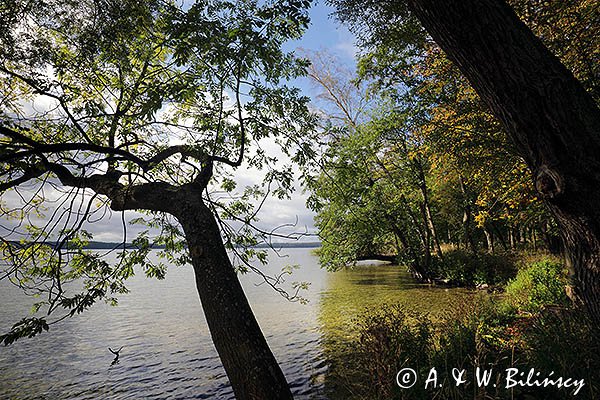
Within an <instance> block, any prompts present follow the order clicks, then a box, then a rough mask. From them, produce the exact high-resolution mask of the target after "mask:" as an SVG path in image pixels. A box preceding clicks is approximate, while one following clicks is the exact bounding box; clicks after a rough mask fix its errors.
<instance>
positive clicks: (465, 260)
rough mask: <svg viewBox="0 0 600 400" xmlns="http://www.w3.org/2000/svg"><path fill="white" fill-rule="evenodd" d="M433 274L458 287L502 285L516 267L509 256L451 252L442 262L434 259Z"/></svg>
mask: <svg viewBox="0 0 600 400" xmlns="http://www.w3.org/2000/svg"><path fill="white" fill-rule="evenodd" d="M432 268H433V271H434V274H435V275H437V276H438V277H439V278H440V279H446V280H449V281H450V282H451V283H453V284H456V285H460V286H475V285H479V284H484V283H487V284H490V285H498V284H503V283H506V281H508V279H510V278H511V277H513V276H514V275H515V273H516V267H515V263H514V260H513V257H512V256H511V255H510V254H488V253H476V254H473V253H470V252H467V251H464V250H451V251H448V252H446V253H444V258H443V260H440V259H437V258H436V259H434V262H433V265H432Z"/></svg>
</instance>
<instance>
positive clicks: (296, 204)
mask: <svg viewBox="0 0 600 400" xmlns="http://www.w3.org/2000/svg"><path fill="white" fill-rule="evenodd" d="M332 12H333V9H332V8H331V7H328V6H327V5H325V4H323V2H318V3H317V4H315V5H314V6H313V7H312V8H311V10H310V16H311V24H310V27H309V29H308V30H307V32H306V33H305V34H304V35H303V37H302V38H301V39H300V40H297V41H294V42H289V43H287V44H286V45H285V50H286V51H294V50H297V49H298V50H299V49H306V50H309V51H310V50H312V51H320V50H325V51H327V52H329V53H332V54H333V55H335V56H337V58H338V59H339V61H340V62H342V63H344V64H346V66H347V67H348V68H350V69H353V68H354V65H355V61H354V55H355V53H356V50H357V49H356V48H355V46H354V42H355V40H354V37H353V35H352V34H351V33H350V32H349V31H348V30H347V29H346V28H345V27H343V26H340V25H339V24H338V23H337V21H336V20H335V19H334V18H333V17H332V16H331V13H332ZM291 84H292V85H296V86H298V87H300V88H301V89H302V90H303V92H304V94H305V95H307V96H310V97H313V98H314V97H315V95H316V94H317V93H316V89H315V87H314V86H313V85H312V84H311V83H310V82H309V81H308V79H307V78H302V79H298V80H296V81H294V82H292V83H291ZM273 150H274V149H273ZM235 176H236V181H238V187H244V186H245V185H246V184H257V183H260V182H261V180H262V179H261V177H260V176H258V175H257V171H254V170H251V169H247V168H240V169H238V170H237V171H235ZM306 198H307V194H305V193H302V190H301V189H300V188H298V190H296V192H295V193H293V194H292V199H291V200H278V199H275V198H271V199H269V200H268V201H267V203H265V206H264V207H263V208H262V210H261V212H260V213H259V218H260V222H259V224H258V225H259V226H260V227H261V228H263V229H265V230H270V229H273V228H274V227H277V226H281V225H285V224H294V222H295V221H297V225H296V227H295V228H293V229H290V231H304V230H305V229H306V230H308V231H309V232H311V233H315V227H314V221H313V217H314V213H313V212H312V211H310V210H308V209H307V208H306V206H305V202H306ZM3 200H4V201H6V202H8V203H10V204H13V203H14V204H18V203H19V198H18V195H17V194H16V193H13V192H11V193H5V194H4V195H3ZM135 216H136V213H131V212H128V213H126V217H125V219H131V218H133V217H135ZM3 222H6V221H3ZM86 229H88V230H89V231H91V232H93V234H94V240H99V241H111V242H112V241H120V240H121V239H122V235H123V233H122V221H121V215H120V213H109V215H108V216H107V218H104V219H102V220H100V221H97V222H96V223H94V224H91V225H90V226H86ZM142 229H143V228H142V227H137V226H129V227H128V228H127V233H128V238H127V240H128V241H131V240H132V239H133V238H134V237H135V235H136V234H137V232H139V231H140V230H142ZM315 239H316V238H314V237H310V238H304V239H303V240H310V241H313V240H315ZM274 240H275V241H277V239H274Z"/></svg>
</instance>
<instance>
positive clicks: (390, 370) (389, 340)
mask: <svg viewBox="0 0 600 400" xmlns="http://www.w3.org/2000/svg"><path fill="white" fill-rule="evenodd" d="M356 329H358V332H359V337H358V341H357V346H358V351H359V352H360V354H359V356H358V360H359V361H358V362H359V365H356V367H358V368H359V369H360V371H361V372H362V373H364V374H366V376H368V377H370V378H371V379H370V380H369V386H368V389H367V390H368V391H369V392H370V393H372V394H373V395H375V398H391V397H390V396H392V394H393V393H394V394H395V396H394V397H393V398H396V397H397V396H398V395H400V396H401V394H400V393H399V390H398V388H394V386H393V385H390V382H392V381H393V377H395V375H396V373H397V372H398V371H400V370H401V369H402V368H405V367H409V368H413V369H415V370H417V371H419V372H423V371H426V370H428V369H429V361H430V360H429V355H430V354H431V351H432V348H433V331H432V329H431V325H430V321H429V320H428V319H427V318H426V317H425V316H423V315H420V314H417V313H414V312H410V311H407V310H405V309H403V308H402V307H399V306H387V305H385V306H383V307H382V308H381V309H379V310H377V311H375V312H371V313H365V314H364V315H363V316H362V318H360V319H359V320H358V321H357V322H356ZM412 395H414V393H412ZM400 398H403V397H400Z"/></svg>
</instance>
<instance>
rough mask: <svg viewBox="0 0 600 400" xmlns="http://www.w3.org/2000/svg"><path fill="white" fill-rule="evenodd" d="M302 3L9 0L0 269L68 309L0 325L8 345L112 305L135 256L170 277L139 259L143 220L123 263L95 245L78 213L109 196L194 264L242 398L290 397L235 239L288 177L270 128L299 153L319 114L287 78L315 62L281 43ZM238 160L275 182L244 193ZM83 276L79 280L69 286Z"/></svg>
mask: <svg viewBox="0 0 600 400" xmlns="http://www.w3.org/2000/svg"><path fill="white" fill-rule="evenodd" d="M309 4H310V2H308V1H272V2H261V4H260V5H259V4H258V2H255V1H252V0H247V1H241V2H228V1H197V2H194V3H193V4H191V5H188V6H187V7H186V8H180V7H178V6H176V4H175V3H171V2H163V1H159V0H157V1H149V2H139V1H129V0H128V1H112V0H109V1H103V2H98V1H91V0H90V1H81V2H68V1H59V0H51V1H47V2H44V3H36V4H33V3H31V2H26V1H20V0H11V1H8V2H4V3H3V4H2V6H1V7H0V21H2V26H3V31H2V33H1V34H0V48H1V50H0V77H1V81H0V118H1V120H0V135H1V136H0V165H1V172H0V174H1V175H0V179H1V180H0V192H1V193H2V196H3V204H2V212H3V214H4V217H5V218H6V219H7V220H9V219H11V220H12V221H13V222H12V226H9V227H8V231H7V232H5V235H3V236H4V238H3V239H2V254H3V260H4V261H5V262H6V264H3V267H2V268H3V269H2V271H1V272H0V278H2V279H9V280H10V281H11V282H12V283H13V284H16V285H18V286H20V287H22V288H23V289H24V290H26V291H29V292H34V293H36V295H38V296H39V295H44V296H45V300H43V301H41V302H39V303H37V304H36V308H37V309H38V310H43V311H45V312H46V313H47V315H48V316H50V315H55V314H56V313H57V312H58V311H60V310H64V315H62V316H60V317H59V318H57V319H56V320H54V321H48V320H47V318H48V317H41V318H38V317H30V318H25V319H23V320H22V321H21V322H19V323H17V324H15V326H14V327H13V329H12V330H11V331H10V332H8V333H7V334H6V335H3V336H2V337H1V339H2V340H3V341H4V343H5V344H9V343H10V342H12V341H14V340H16V339H18V338H20V337H24V336H30V337H31V336H34V335H35V334H37V333H40V332H42V331H43V330H47V329H48V327H49V325H51V324H52V323H56V322H57V321H58V320H60V319H63V318H65V317H69V316H73V315H75V314H77V313H80V312H82V311H84V310H85V309H87V308H89V307H90V306H91V305H92V304H93V303H94V302H95V301H97V300H99V299H107V300H108V301H112V302H116V299H114V298H113V297H114V296H116V295H118V294H120V293H124V292H126V290H127V289H126V287H125V280H126V279H127V278H128V277H130V276H131V275H132V274H133V273H134V270H133V267H134V266H135V265H140V266H141V267H142V268H143V270H144V271H145V272H146V274H147V275H148V276H156V277H159V278H160V277H162V276H164V273H165V267H164V266H163V265H162V264H158V265H155V264H153V263H152V262H151V261H150V260H149V259H148V258H147V256H148V253H149V249H150V245H151V239H150V238H149V233H148V232H147V231H145V232H142V234H140V235H139V236H138V237H137V238H136V239H135V240H134V241H133V244H134V246H135V248H134V249H133V250H128V251H126V250H125V249H124V248H123V251H121V252H120V253H119V255H118V260H119V262H118V263H117V264H116V265H111V264H109V263H108V262H107V261H106V260H104V259H103V254H100V253H95V252H92V251H89V250H86V248H85V244H86V242H87V241H88V240H90V239H91V237H92V235H91V234H90V233H89V232H87V230H86V226H87V225H88V224H90V223H92V222H93V221H94V220H98V219H100V218H99V217H101V216H102V215H103V214H105V213H106V209H107V208H110V210H112V211H115V212H125V211H127V210H136V211H143V212H145V213H146V214H148V215H149V217H148V218H139V219H138V221H142V222H144V221H145V222H146V223H147V224H148V225H149V226H150V227H154V228H157V229H158V230H159V231H160V234H159V235H158V236H157V237H155V238H154V240H153V242H154V243H158V244H163V245H164V246H166V250H165V252H163V256H165V257H166V258H167V259H168V260H169V261H171V262H177V263H186V262H188V261H189V262H190V263H191V264H192V266H193V268H194V272H195V277H196V286H197V289H198V293H199V296H200V300H201V303H202V307H203V309H204V313H205V315H206V320H207V322H208V325H209V329H210V332H211V336H212V338H213V342H214V344H215V347H216V349H217V352H218V353H219V356H220V358H221V360H222V362H223V366H224V368H225V371H226V373H227V375H228V377H229V380H230V382H231V384H232V386H233V390H234V393H235V395H236V397H237V398H239V399H285V398H291V397H292V395H291V392H290V389H289V387H288V385H287V383H286V381H285V378H284V376H283V373H282V371H281V369H280V368H279V366H278V365H277V362H276V360H275V358H274V356H273V354H272V353H271V351H270V349H269V347H268V345H267V343H266V341H265V338H264V336H263V334H262V332H261V330H260V328H259V326H258V323H257V321H256V319H255V318H254V315H253V314H252V311H251V309H250V306H249V305H248V301H247V299H246V297H245V295H244V292H243V290H242V288H241V286H240V283H239V281H238V279H237V276H236V270H235V268H234V266H233V264H232V262H231V260H230V259H229V257H228V254H227V252H226V249H227V248H229V249H231V250H236V249H237V245H238V244H241V245H246V246H248V245H251V244H253V243H256V240H257V239H256V238H255V237H253V236H252V235H251V233H250V231H251V228H252V226H253V225H252V224H253V222H254V221H255V219H256V213H257V210H256V209H255V207H253V206H252V204H253V203H252V198H253V197H259V198H260V197H261V196H263V195H265V194H268V193H273V194H275V195H277V196H279V197H285V196H287V195H288V194H289V193H290V191H291V190H292V189H293V185H292V177H291V172H290V171H291V170H290V168H287V167H279V168H278V167H277V165H278V164H277V160H276V159H275V158H274V157H272V156H269V155H268V154H266V153H265V151H264V150H263V149H262V148H261V147H260V140H261V139H263V138H267V137H271V138H275V140H276V141H277V143H280V144H281V147H282V150H283V151H284V152H286V153H288V154H290V155H292V156H294V152H295V150H294V149H295V148H296V147H295V145H296V144H299V143H300V141H301V138H305V137H308V136H309V135H310V133H311V130H312V127H313V125H314V124H313V122H314V121H313V117H312V115H311V114H310V113H309V112H308V109H307V99H306V98H303V97H301V96H300V95H299V91H298V90H297V89H293V88H288V87H287V86H285V85H284V84H282V83H280V81H282V80H285V79H287V78H292V77H296V76H298V75H300V74H302V73H303V72H304V69H305V66H306V63H305V62H304V61H302V60H298V59H296V58H295V57H294V55H293V54H286V53H284V52H282V50H281V45H282V44H283V42H285V41H286V40H288V39H292V38H297V37H299V35H300V34H301V32H302V31H303V29H305V27H306V26H307V24H308V17H307V15H306V8H307V7H308V6H309ZM302 149H303V150H307V149H308V146H303V147H302ZM296 156H297V157H296V160H300V159H302V157H301V156H300V155H299V154H296ZM244 162H247V164H245V165H249V166H250V167H255V168H264V169H266V171H267V172H266V174H265V176H266V178H265V188H266V189H262V188H260V187H250V188H247V189H246V190H245V191H244V193H243V194H242V195H241V196H236V195H235V192H234V191H235V182H234V181H233V180H232V179H231V174H232V173H233V174H235V169H236V168H239V167H240V166H241V165H242V163H244ZM232 171H233V172H232ZM218 186H220V187H221V191H220V192H219V191H216V188H217V187H218ZM223 192H225V193H229V195H226V196H223V195H222V194H223ZM11 194H16V195H18V196H21V197H17V196H12V197H11ZM15 198H16V200H15ZM226 199H232V200H231V201H227V200H226ZM56 202H57V203H56ZM259 204H260V202H259ZM45 213H48V214H49V215H44V214H45ZM220 214H222V215H223V218H221V216H220ZM123 215H124V214H123ZM123 218H125V216H123ZM225 219H234V220H236V221H238V222H240V223H241V227H240V225H239V224H238V228H237V229H235V230H232V229H230V228H228V227H227V225H226V221H225ZM262 234H264V232H258V235H259V236H260V235H262ZM222 235H224V239H225V243H224V241H223V240H224V239H223V238H222ZM125 240H126V239H124V240H123V243H125ZM241 255H242V257H241V262H242V263H245V265H247V266H250V264H249V263H248V261H249V259H250V258H251V257H252V256H253V255H254V256H256V257H258V258H259V259H261V260H262V259H264V254H257V253H256V252H255V251H254V250H252V249H248V250H247V251H246V252H245V253H242V254H241ZM4 265H7V266H6V267H5V266H4ZM242 267H244V266H243V265H242ZM250 267H251V266H250ZM70 282H71V283H70ZM76 285H80V286H81V285H82V286H83V290H81V291H80V292H75V293H74V292H73V287H76Z"/></svg>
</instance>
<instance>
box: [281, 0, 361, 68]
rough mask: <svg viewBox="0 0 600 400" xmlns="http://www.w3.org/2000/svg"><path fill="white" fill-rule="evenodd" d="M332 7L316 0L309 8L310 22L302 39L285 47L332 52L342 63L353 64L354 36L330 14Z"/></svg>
mask: <svg viewBox="0 0 600 400" xmlns="http://www.w3.org/2000/svg"><path fill="white" fill-rule="evenodd" d="M332 12H333V8H332V7H329V6H327V5H325V4H323V2H318V3H317V4H316V5H314V6H313V7H312V8H311V9H310V19H311V24H310V27H309V29H308V31H307V32H306V33H305V34H304V36H303V37H302V39H300V40H298V41H295V42H290V43H289V44H288V45H287V46H286V48H290V49H293V48H296V47H301V48H305V49H309V50H322V49H326V50H327V51H329V52H331V53H334V54H335V55H337V56H338V57H339V59H340V61H342V62H344V63H348V64H350V65H353V64H354V54H355V52H356V47H355V43H354V42H355V39H354V36H353V35H352V34H351V33H350V32H349V31H348V29H347V28H346V27H344V26H341V25H339V24H338V22H337V21H336V20H335V19H334V18H333V16H330V14H331V13H332Z"/></svg>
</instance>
